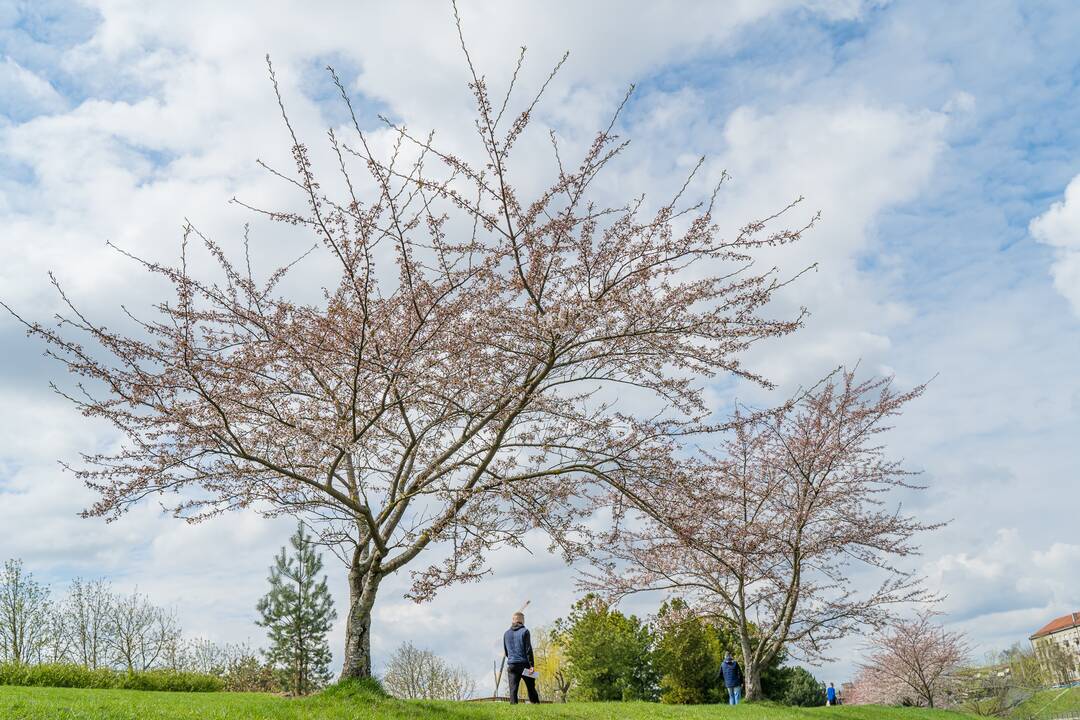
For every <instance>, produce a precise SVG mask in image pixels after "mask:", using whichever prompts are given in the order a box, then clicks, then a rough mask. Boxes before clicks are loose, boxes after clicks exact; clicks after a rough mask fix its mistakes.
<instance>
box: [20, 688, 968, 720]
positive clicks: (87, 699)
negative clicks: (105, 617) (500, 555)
mask: <svg viewBox="0 0 1080 720" xmlns="http://www.w3.org/2000/svg"><path fill="white" fill-rule="evenodd" d="M966 717H967V716H963V715H959V714H957V713H950V712H945V711H940V710H937V711H935V710H920V709H910V708H882V707H873V706H865V705H864V706H848V707H838V708H812V709H809V708H808V709H803V708H786V707H776V706H771V705H741V706H739V707H737V708H730V707H728V706H726V705H708V706H697V707H675V706H668V705H657V704H652V703H571V704H568V705H540V706H528V705H518V706H516V707H512V706H510V705H508V704H505V703H455V702H418V701H409V702H406V701H401V700H389V699H380V698H374V697H372V696H370V695H365V694H357V693H350V692H337V693H330V694H327V695H323V696H318V695H317V696H313V697H309V698H303V699H297V700H293V699H287V698H281V697H277V696H273V695H260V694H256V693H171V692H169V693H167V692H144V691H137V690H76V689H70V688H39V687H9V686H0V718H3V720H174V719H176V720H187V719H189V718H190V719H191V720H194V719H195V718H198V719H199V720H219V719H220V720H225V719H228V720H249V719H250V720H256V719H258V720H261V719H262V718H266V719H267V720H278V719H279V718H280V719H281V720H294V719H295V720H346V719H348V720H353V719H360V718H380V719H382V718H385V719H386V720H405V719H406V718H408V719H410V720H413V719H415V720H464V719H465V718H479V719H484V718H491V719H492V720H499V719H501V718H552V719H553V720H555V719H559V720H579V719H580V720H669V719H670V720H698V719H699V718H729V719H731V720H736V719H737V720H771V719H772V718H776V719H777V720H831V719H833V718H835V719H836V720H957V719H958V718H966Z"/></svg>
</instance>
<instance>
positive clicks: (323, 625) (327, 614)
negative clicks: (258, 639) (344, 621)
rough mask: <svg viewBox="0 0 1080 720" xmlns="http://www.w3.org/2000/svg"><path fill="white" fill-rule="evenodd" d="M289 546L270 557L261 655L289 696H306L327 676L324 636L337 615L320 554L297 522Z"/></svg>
mask: <svg viewBox="0 0 1080 720" xmlns="http://www.w3.org/2000/svg"><path fill="white" fill-rule="evenodd" d="M289 542H290V544H291V545H292V548H293V553H292V554H291V555H288V556H287V555H286V552H285V550H286V549H285V548H284V547H283V548H281V552H280V553H279V554H278V555H277V557H276V558H274V565H273V566H272V567H271V568H270V577H269V581H270V592H268V593H267V594H266V595H265V596H264V597H263V598H262V599H261V600H259V604H258V606H257V609H258V611H259V614H260V615H261V616H262V619H261V620H260V621H257V622H258V624H259V625H261V626H262V627H265V628H266V629H267V635H268V636H269V640H270V648H269V649H268V650H267V651H266V659H267V661H268V662H269V663H270V664H272V665H273V666H274V667H276V668H277V670H278V672H279V674H280V677H281V684H282V687H284V688H286V689H288V690H290V691H291V692H292V693H293V694H294V695H306V694H307V693H309V692H312V691H313V690H316V689H318V688H319V687H321V686H323V685H325V684H326V682H327V681H328V680H329V679H330V660H331V655H330V646H329V644H328V643H327V641H326V634H327V632H328V631H329V630H330V625H331V624H332V623H333V622H334V620H335V619H336V618H337V612H336V611H335V610H334V604H333V600H332V599H331V598H330V591H329V590H328V589H327V587H326V576H325V575H324V576H323V577H322V579H321V580H319V579H318V575H319V573H320V572H321V571H322V567H323V563H322V557H321V556H320V555H319V554H318V553H317V552H315V549H314V547H313V546H312V545H311V538H310V536H309V535H307V534H306V533H305V532H304V525H303V523H301V524H300V525H299V526H298V527H297V529H296V534H294V535H293V536H292V537H291V538H290V539H289Z"/></svg>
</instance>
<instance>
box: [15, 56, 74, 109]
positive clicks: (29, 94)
mask: <svg viewBox="0 0 1080 720" xmlns="http://www.w3.org/2000/svg"><path fill="white" fill-rule="evenodd" d="M66 104H67V103H66V102H64V98H63V97H62V96H61V95H60V93H58V92H57V91H56V89H55V88H54V87H53V86H52V84H51V83H50V82H49V81H48V80H46V79H45V78H43V77H41V76H40V75H37V74H35V73H33V72H31V71H30V70H27V69H26V68H24V67H23V66H22V65H20V64H19V63H17V62H16V61H15V60H13V59H12V58H10V57H5V58H4V60H3V62H2V63H0V108H3V114H5V115H9V116H10V117H13V118H15V119H17V120H21V119H24V118H27V117H32V116H33V115H37V114H39V113H48V112H56V111H57V110H61V109H63V108H64V107H65V106H66Z"/></svg>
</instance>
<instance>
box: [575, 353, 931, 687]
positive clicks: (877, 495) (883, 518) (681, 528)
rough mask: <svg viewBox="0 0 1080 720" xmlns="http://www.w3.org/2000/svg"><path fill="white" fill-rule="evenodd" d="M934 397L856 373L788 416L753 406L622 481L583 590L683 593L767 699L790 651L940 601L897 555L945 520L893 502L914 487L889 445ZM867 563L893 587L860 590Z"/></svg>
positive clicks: (820, 645) (816, 652)
mask: <svg viewBox="0 0 1080 720" xmlns="http://www.w3.org/2000/svg"><path fill="white" fill-rule="evenodd" d="M922 391H923V387H922V386H920V387H917V388H915V389H913V390H910V391H907V392H897V391H895V390H893V388H892V385H891V382H890V381H889V380H885V379H872V380H866V381H861V382H860V381H858V380H856V377H855V373H854V372H853V371H844V372H842V373H841V374H840V375H839V377H835V376H834V377H830V378H829V379H827V380H826V381H825V382H824V383H822V384H821V385H820V386H819V387H816V388H814V389H813V390H811V391H810V392H808V393H806V394H805V395H804V396H803V397H801V398H800V399H799V400H798V401H796V402H792V403H789V404H787V405H785V406H784V407H782V408H780V409H778V410H776V411H773V412H765V413H757V414H750V415H746V414H743V415H742V417H741V418H737V419H738V420H739V421H738V422H736V423H735V425H734V429H733V430H732V431H731V432H730V435H729V436H728V437H727V439H726V440H725V441H724V442H723V443H722V444H721V446H720V449H719V452H717V453H715V454H708V455H705V456H704V457H703V458H702V459H697V460H694V459H680V460H678V461H676V460H674V459H672V458H670V457H664V458H661V460H662V462H661V463H657V464H649V463H645V464H642V465H641V466H640V467H639V468H638V469H637V472H636V473H626V474H625V475H623V476H620V479H619V481H620V482H621V481H623V480H625V482H626V484H625V485H620V484H619V482H616V485H617V486H618V488H617V489H618V491H617V492H613V493H612V495H611V497H610V502H611V504H612V506H613V508H614V510H615V512H616V517H618V518H621V519H620V521H619V522H617V523H616V524H615V525H614V526H613V527H612V529H611V531H610V533H609V534H608V536H607V537H606V538H604V539H603V541H602V542H600V543H598V547H599V548H600V550H599V556H600V559H601V560H602V561H603V562H602V563H601V564H600V570H599V571H598V572H595V573H591V574H588V575H586V576H585V578H584V579H583V584H584V585H585V586H586V587H588V588H591V589H594V590H598V591H602V592H604V593H605V594H606V595H608V596H609V597H612V598H619V597H623V596H626V595H629V594H632V593H637V592H643V591H649V590H658V589H659V590H668V591H675V592H678V593H679V594H680V595H681V596H682V597H683V598H685V599H686V601H687V602H688V603H689V604H690V606H691V607H692V608H693V609H694V610H695V611H696V612H698V613H700V614H702V615H705V616H708V617H710V618H714V619H715V620H717V621H718V622H721V623H725V624H727V625H728V626H729V627H731V628H732V629H733V630H734V632H735V634H736V636H737V638H738V645H739V648H740V650H741V655H742V663H743V671H744V674H745V683H746V687H745V690H746V695H747V697H749V698H757V697H760V695H761V690H762V688H761V672H762V670H763V669H764V668H766V667H768V666H769V665H770V663H772V662H773V661H774V660H775V659H776V658H777V657H778V656H779V655H780V654H781V653H783V652H784V651H785V650H787V651H788V652H789V653H791V654H801V655H802V656H804V657H820V656H821V654H822V652H823V651H824V650H825V648H826V647H827V645H828V644H829V642H830V641H832V640H834V639H837V638H839V637H842V636H844V635H847V634H849V633H851V632H854V631H856V630H859V629H861V627H862V626H863V625H864V624H866V623H870V624H872V625H874V626H881V625H882V624H883V623H885V622H886V621H888V620H889V619H890V617H891V616H892V613H891V610H890V608H892V607H894V606H896V605H898V604H900V603H907V602H913V601H920V600H926V599H929V597H930V596H929V594H928V593H927V592H926V591H925V590H924V589H923V588H922V585H921V579H920V578H918V577H915V576H912V575H910V574H908V573H906V572H903V571H902V570H900V569H899V568H897V567H896V566H895V565H894V561H895V560H896V559H897V558H902V557H905V556H908V555H911V554H912V553H914V552H916V547H915V545H914V544H913V539H914V537H915V535H916V534H917V533H919V532H921V531H923V530H927V529H931V528H934V527H936V526H935V525H933V524H928V523H925V522H922V521H920V520H918V519H916V518H915V517H913V516H911V515H907V514H904V513H902V512H899V511H898V510H896V509H895V508H893V507H890V506H889V505H888V504H887V502H886V501H887V496H886V495H885V493H887V492H888V491H890V490H892V489H895V488H913V487H915V486H913V485H912V484H911V475H912V474H911V473H910V472H908V471H905V470H904V469H903V468H902V467H901V465H900V464H899V463H898V462H896V461H894V460H890V459H888V458H886V457H885V453H884V450H883V448H882V447H881V445H880V442H879V437H880V435H881V433H882V432H884V431H886V430H887V429H888V428H887V426H886V423H887V422H888V420H889V419H890V418H892V417H894V416H895V415H897V414H898V413H899V412H900V410H901V408H902V407H903V406H904V405H905V404H906V403H907V402H908V401H910V400H911V399H913V398H915V397H917V396H918V395H919V394H920V393H922ZM664 463H666V465H665V464H664ZM626 515H630V516H633V517H634V518H636V520H637V522H627V521H626V520H628V518H626V517H624V516H626ZM856 564H859V565H863V566H869V567H870V568H872V569H875V570H876V571H878V572H879V573H881V574H883V575H884V579H883V580H882V582H881V584H880V585H879V586H878V587H876V588H874V589H871V590H870V591H869V592H866V593H860V592H858V591H856V589H855V588H854V587H853V585H852V583H851V581H850V571H851V568H852V567H853V566H854V565H856Z"/></svg>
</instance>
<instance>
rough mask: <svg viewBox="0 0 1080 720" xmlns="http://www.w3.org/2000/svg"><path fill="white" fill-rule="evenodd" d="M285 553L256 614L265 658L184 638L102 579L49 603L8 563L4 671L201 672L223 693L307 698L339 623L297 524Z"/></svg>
mask: <svg viewBox="0 0 1080 720" xmlns="http://www.w3.org/2000/svg"><path fill="white" fill-rule="evenodd" d="M290 544H291V547H292V552H291V553H288V552H287V551H286V548H284V547H283V548H281V552H280V553H279V554H278V555H277V556H276V557H275V559H274V564H273V565H272V566H271V568H270V573H269V577H268V583H269V586H270V589H269V591H268V592H267V594H266V595H265V596H264V597H263V598H262V599H260V600H259V602H258V604H257V606H256V609H257V610H258V612H259V620H258V621H257V624H258V625H260V626H262V627H265V628H266V629H267V636H268V640H269V646H268V648H267V649H266V650H263V651H261V652H260V651H256V650H253V649H252V648H251V647H250V646H248V645H247V644H232V643H227V644H217V643H214V642H212V641H210V640H208V639H205V638H188V637H185V636H184V633H183V631H182V629H181V627H180V623H179V621H178V619H177V617H176V614H175V612H173V611H172V610H170V609H168V608H166V607H164V606H161V605H157V604H155V603H154V602H153V601H152V600H151V599H150V597H149V596H147V595H146V594H144V593H140V592H139V591H138V590H134V591H132V592H131V593H128V594H125V593H122V592H119V591H117V590H115V589H114V588H113V586H112V584H111V583H109V582H108V581H107V580H101V579H99V580H84V579H82V578H75V579H74V580H72V581H71V584H70V585H69V586H68V589H67V593H66V594H65V595H63V596H61V597H56V598H54V597H53V595H52V593H51V592H50V590H49V588H48V587H46V586H45V585H43V584H42V583H40V582H38V581H37V580H35V579H34V576H33V574H32V573H30V572H29V571H27V570H26V569H25V568H24V567H23V564H22V561H21V560H8V561H6V562H5V563H4V566H3V572H2V573H0V664H7V665H10V666H14V667H15V668H20V667H26V666H41V665H55V666H71V667H78V668H85V669H86V670H91V671H97V670H115V671H120V672H124V673H127V674H134V673H144V672H147V671H152V670H165V671H175V672H182V673H200V674H204V675H211V676H214V677H216V678H220V679H221V680H222V681H223V687H224V689H226V690H236V691H257V692H277V691H285V692H289V693H291V694H294V695H302V694H307V693H309V692H312V691H313V690H316V689H318V688H320V687H322V686H324V685H325V684H326V683H327V681H328V680H329V679H330V671H329V665H330V662H331V659H332V655H331V653H330V647H329V645H328V643H327V641H326V635H327V633H328V631H329V630H330V625H331V623H333V621H334V618H335V617H336V616H337V615H336V613H335V611H334V608H333V602H332V600H331V598H330V592H329V590H328V589H327V587H326V577H325V576H322V577H321V578H320V577H319V573H320V572H321V571H322V558H321V557H320V556H319V554H318V553H317V552H315V550H314V547H313V546H312V544H311V542H310V537H309V536H308V535H307V534H306V533H305V531H304V528H303V526H302V525H301V526H299V527H298V528H297V530H296V533H295V534H294V535H293V536H292V538H291V539H290ZM260 656H261V657H260ZM88 682H89V681H88ZM92 682H96V681H92Z"/></svg>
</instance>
